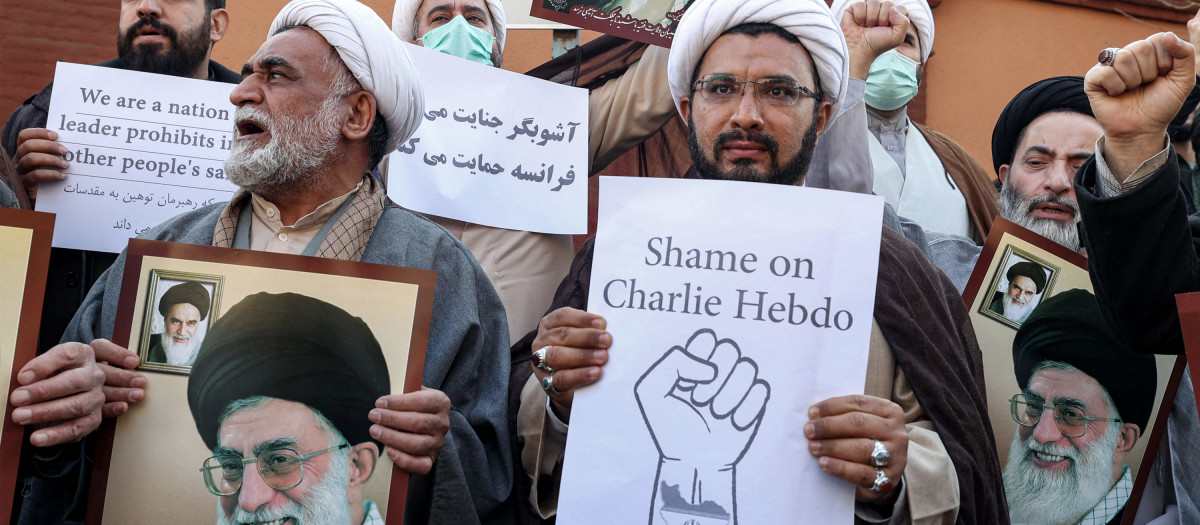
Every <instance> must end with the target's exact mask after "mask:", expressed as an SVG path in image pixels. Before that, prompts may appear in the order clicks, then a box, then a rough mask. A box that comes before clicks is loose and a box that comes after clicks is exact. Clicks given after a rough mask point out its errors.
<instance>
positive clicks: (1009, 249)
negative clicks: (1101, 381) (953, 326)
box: [963, 218, 1176, 522]
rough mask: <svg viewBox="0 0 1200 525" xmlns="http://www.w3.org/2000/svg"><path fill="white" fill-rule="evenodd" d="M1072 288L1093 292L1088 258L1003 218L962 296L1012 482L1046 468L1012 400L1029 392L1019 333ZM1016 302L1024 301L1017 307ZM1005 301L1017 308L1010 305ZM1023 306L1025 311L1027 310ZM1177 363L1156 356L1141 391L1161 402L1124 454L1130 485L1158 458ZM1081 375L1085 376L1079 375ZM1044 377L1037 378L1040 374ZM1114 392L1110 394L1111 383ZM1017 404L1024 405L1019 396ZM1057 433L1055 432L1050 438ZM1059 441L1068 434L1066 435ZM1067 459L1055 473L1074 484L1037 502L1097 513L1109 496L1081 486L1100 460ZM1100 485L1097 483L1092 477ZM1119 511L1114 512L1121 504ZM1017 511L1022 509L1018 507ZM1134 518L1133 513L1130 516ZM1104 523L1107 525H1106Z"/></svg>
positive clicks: (1062, 483)
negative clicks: (1156, 432) (1019, 358)
mask: <svg viewBox="0 0 1200 525" xmlns="http://www.w3.org/2000/svg"><path fill="white" fill-rule="evenodd" d="M1070 290H1083V291H1086V292H1088V293H1093V291H1092V282H1091V279H1090V277H1089V276H1088V270H1087V259H1086V258H1084V257H1083V256H1082V255H1079V254H1078V253H1075V252H1072V251H1070V250H1068V249H1066V248H1064V247H1063V246H1061V245H1059V244H1057V243H1055V242H1054V241H1051V240H1049V239H1046V238H1044V237H1041V236H1040V235H1038V234H1036V233H1033V232H1031V231H1029V230H1027V229H1025V228H1022V227H1020V226H1018V225H1016V224H1015V223H1013V222H1010V221H1008V220H1005V219H1002V218H998V219H996V222H995V223H994V224H993V225H992V230H991V232H990V233H989V234H988V238H987V240H986V242H985V243H984V246H983V251H982V253H981V254H980V255H979V261H978V262H977V263H976V265H975V270H974V271H973V272H972V273H971V278H970V280H969V281H968V282H967V286H966V289H965V290H964V291H963V301H964V302H965V303H966V306H967V310H968V311H969V312H970V315H971V324H972V326H973V327H974V329H975V336H976V339H977V340H978V341H979V349H980V351H981V352H982V354H983V370H984V378H985V382H986V386H987V388H986V390H987V405H988V418H989V420H990V421H991V424H992V432H993V434H994V437H995V440H996V448H997V459H998V460H999V462H1000V466H1001V468H1002V469H1004V472H1005V474H1006V476H1010V477H1012V478H1013V479H1029V478H1031V477H1034V476H1035V474H1031V472H1038V471H1031V468H1032V469H1040V468H1041V467H1037V466H1033V467H1031V464H1032V461H1031V459H1030V458H1031V455H1032V453H1033V452H1032V450H1033V449H1032V448H1030V447H1031V446H1033V447H1036V445H1032V442H1033V441H1034V440H1033V437H1032V434H1030V433H1029V432H1028V431H1027V432H1026V435H1023V434H1022V433H1021V432H1020V431H1019V430H1018V429H1019V428H1021V427H1020V425H1019V424H1018V423H1017V420H1016V419H1015V417H1020V416H1019V414H1021V413H1023V411H1024V409H1022V408H1020V407H1021V406H1023V405H1020V404H1014V402H1013V399H1014V396H1016V395H1017V394H1024V392H1023V391H1022V388H1021V386H1020V385H1019V384H1018V382H1017V372H1016V365H1015V364H1014V350H1013V344H1014V341H1015V340H1016V338H1017V332H1018V330H1020V329H1021V327H1022V326H1024V323H1025V321H1026V320H1028V319H1029V317H1030V316H1031V315H1033V313H1034V312H1036V311H1037V309H1038V308H1041V306H1042V305H1044V304H1045V303H1046V301H1047V300H1049V299H1051V298H1053V297H1055V296H1057V295H1058V294H1061V293H1064V292H1067V291H1070ZM1014 296H1015V297H1024V298H1025V299H1022V300H1017V301H1013V299H1014ZM1006 301H1009V303H1010V304H1009V305H1008V306H1007V307H1006V306H1005V302H1006ZM1022 302H1023V303H1024V306H1022V305H1021V304H1020V303H1022ZM1069 330H1078V328H1075V327H1074V325H1072V327H1071V328H1069ZM1042 337H1045V336H1042ZM1063 348H1069V346H1067V345H1063ZM1175 364H1176V359H1175V357H1174V356H1155V359H1154V369H1155V380H1153V381H1146V382H1145V383H1144V384H1137V386H1136V388H1137V389H1138V392H1140V393H1146V394H1147V395H1148V394H1149V393H1150V392H1153V395H1154V397H1153V399H1154V400H1155V404H1154V408H1153V410H1151V412H1150V416H1149V424H1148V425H1146V428H1140V429H1138V434H1137V436H1136V437H1135V438H1134V441H1133V442H1132V443H1129V444H1128V447H1125V446H1124V445H1123V447H1124V448H1122V450H1121V451H1120V453H1121V454H1122V462H1121V463H1123V464H1124V466H1127V467H1128V468H1129V470H1130V478H1131V479H1137V478H1138V477H1139V473H1140V472H1141V469H1143V468H1145V465H1146V464H1147V462H1146V461H1143V459H1144V458H1145V459H1147V460H1149V459H1152V458H1153V455H1154V453H1153V451H1152V450H1151V449H1153V447H1154V444H1155V443H1157V441H1156V439H1157V438H1156V437H1155V436H1152V435H1151V429H1152V427H1153V426H1155V424H1156V421H1157V420H1158V419H1159V418H1160V414H1161V417H1162V418H1165V417H1166V413H1167V412H1169V410H1168V411H1161V410H1159V408H1158V407H1159V404H1160V403H1162V402H1163V400H1164V399H1170V398H1172V396H1174V390H1173V389H1172V388H1173V387H1171V383H1170V381H1169V380H1170V378H1171V376H1172V369H1173V368H1174V367H1175ZM1075 372H1079V370H1075ZM1042 373H1043V372H1036V373H1035V374H1042ZM1033 382H1034V380H1033V377H1032V376H1031V378H1030V379H1029V383H1030V384H1031V385H1032V383H1033ZM1080 383H1081V382H1077V383H1076V384H1080ZM1131 384H1132V383H1131ZM1102 386H1103V385H1102ZM1030 388H1032V386H1031V387H1030ZM1107 388H1110V389H1111V388H1112V385H1109V387H1107ZM1082 392H1086V391H1079V390H1072V391H1071V393H1072V394H1073V395H1076V397H1082ZM1114 392H1115V390H1114ZM1126 395H1132V394H1126ZM1060 397H1069V396H1060ZM1017 401H1018V402H1022V401H1021V399H1020V398H1018V399H1017ZM1052 402H1053V400H1052V399H1051V400H1048V401H1047V403H1052ZM1088 410H1090V411H1093V413H1094V411H1097V410H1099V409H1098V408H1096V407H1091V408H1089V409H1088ZM1045 420H1046V421H1051V420H1053V418H1051V417H1047V418H1045ZM1039 424H1048V423H1039ZM1098 425H1099V424H1098V423H1095V424H1094V425H1093V426H1094V427H1095V428H1099V426H1098ZM1024 428H1030V427H1024ZM1033 428H1036V427H1033ZM1052 433H1053V432H1052V431H1051V432H1050V434H1052ZM1059 435H1060V436H1061V434H1059ZM1085 435H1086V436H1087V437H1081V438H1080V439H1082V440H1096V439H1097V438H1096V435H1095V432H1093V431H1091V430H1089V431H1088V433H1085ZM1040 439H1045V438H1044V437H1041V438H1039V441H1038V443H1041V441H1040ZM1050 446H1052V444H1048V445H1046V447H1043V448H1042V450H1043V451H1045V450H1049V448H1048V447H1050ZM1105 446H1110V445H1105ZM1111 446H1112V447H1114V448H1112V449H1109V450H1110V451H1111V452H1108V454H1110V455H1109V457H1108V458H1107V459H1105V460H1104V461H1103V463H1104V465H1103V468H1106V469H1107V474H1105V475H1104V479H1107V480H1109V481H1108V482H1107V483H1106V485H1105V486H1104V487H1102V488H1104V489H1105V491H1106V492H1107V489H1108V487H1109V486H1110V485H1111V484H1112V482H1111V480H1112V470H1113V458H1114V457H1116V456H1115V454H1116V452H1117V451H1116V450H1115V447H1116V444H1115V442H1114V443H1113V444H1112V445H1111ZM1055 450H1059V449H1055ZM1101 450H1102V449H1096V450H1093V451H1092V454H1100V453H1101ZM1147 450H1151V451H1150V454H1149V456H1148V457H1147V456H1146V452H1147ZM1064 453H1065V454H1074V455H1073V456H1070V465H1069V468H1062V469H1060V470H1055V472H1060V473H1061V474H1062V475H1064V476H1068V477H1069V479H1055V480H1054V482H1055V483H1058V486H1059V487H1063V488H1062V489H1061V490H1059V491H1056V492H1055V493H1054V494H1048V493H1039V494H1038V496H1037V498H1038V499H1044V500H1046V501H1053V502H1055V504H1056V505H1058V506H1059V507H1061V508H1077V507H1079V508H1083V509H1084V511H1085V512H1086V511H1087V510H1088V509H1091V507H1092V505H1094V504H1095V503H1098V502H1099V500H1100V499H1101V498H1102V497H1103V496H1104V493H1101V494H1099V495H1095V494H1093V493H1091V491H1090V490H1083V489H1079V487H1080V486H1081V484H1082V483H1084V480H1085V479H1086V476H1087V474H1088V473H1094V472H1096V470H1095V469H1098V468H1101V467H1097V466H1096V465H1095V462H1094V461H1092V462H1091V464H1090V465H1089V464H1084V463H1081V462H1082V461H1083V459H1081V457H1080V454H1081V453H1080V452H1079V451H1077V450H1076V451H1073V452H1072V451H1068V452H1064ZM1101 455H1102V454H1101ZM1064 457H1066V456H1064ZM1044 463H1047V464H1051V465H1052V467H1049V468H1050V469H1056V468H1058V467H1059V465H1057V463H1054V462H1044ZM1118 465H1119V464H1118ZM1087 467H1092V468H1090V469H1089V468H1087ZM1022 476H1024V478H1022ZM1093 479H1095V478H1094V477H1093ZM1130 485H1131V487H1130V489H1131V490H1129V491H1126V492H1124V494H1125V495H1126V496H1128V495H1129V494H1130V493H1135V494H1136V493H1137V491H1140V490H1141V486H1142V485H1137V486H1132V485H1134V484H1133V483H1131V484H1130ZM1072 487H1073V488H1072ZM1134 489H1136V490H1134ZM1128 501H1132V500H1128ZM1125 503H1126V500H1123V501H1121V502H1120V504H1121V505H1125ZM1009 504H1010V505H1011V504H1013V497H1012V494H1010V499H1009ZM1113 507H1114V512H1115V511H1116V510H1117V506H1116V505H1115V504H1114V505H1113ZM1013 510H1014V511H1015V510H1017V509H1016V508H1015V507H1014V509H1013ZM1127 515H1130V514H1128V513H1127ZM1105 521H1106V520H1101V522H1105Z"/></svg>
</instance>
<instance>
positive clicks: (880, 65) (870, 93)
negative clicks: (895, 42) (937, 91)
mask: <svg viewBox="0 0 1200 525" xmlns="http://www.w3.org/2000/svg"><path fill="white" fill-rule="evenodd" d="M919 65H920V64H919V63H918V62H917V61H915V60H913V59H911V58H908V57H906V56H904V55H902V54H900V52H899V51H896V50H895V49H892V50H889V51H888V52H886V53H884V54H882V55H879V58H876V59H875V61H874V62H872V63H871V71H870V72H869V73H867V89H866V92H865V93H864V98H865V99H866V101H867V105H868V106H871V107H873V108H875V109H878V110H881V111H891V110H893V109H897V108H899V107H900V106H903V105H905V104H908V101H910V100H912V99H913V97H915V96H917V81H918V79H917V66H919Z"/></svg>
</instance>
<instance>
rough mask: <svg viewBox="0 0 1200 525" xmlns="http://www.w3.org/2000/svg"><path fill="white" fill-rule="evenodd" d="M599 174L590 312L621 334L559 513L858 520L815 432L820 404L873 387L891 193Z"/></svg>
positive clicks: (592, 401)
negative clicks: (808, 427)
mask: <svg viewBox="0 0 1200 525" xmlns="http://www.w3.org/2000/svg"><path fill="white" fill-rule="evenodd" d="M600 184H601V188H602V191H601V195H603V199H602V200H601V201H600V207H599V217H598V218H599V224H598V230H597V235H596V246H595V258H594V260H593V266H592V280H591V291H590V294H589V301H588V311H590V312H594V313H598V314H600V315H603V316H605V318H606V319H607V320H608V330H609V331H610V332H611V333H612V336H613V345H612V349H611V352H610V354H609V356H610V357H609V362H608V364H607V365H605V367H604V374H603V377H602V378H601V379H600V381H599V383H597V384H596V385H594V386H591V387H586V388H583V389H580V390H579V391H578V392H577V393H576V394H575V400H574V408H573V409H572V415H571V421H570V425H571V429H570V433H569V434H568V439H567V449H566V457H565V459H564V463H563V465H564V471H563V480H562V485H561V493H560V498H559V507H558V511H559V519H560V521H562V522H563V523H595V524H609V523H629V524H633V523H647V520H648V522H649V523H651V524H659V523H668V524H675V523H679V524H685V523H762V524H774V523H778V524H792V523H797V521H798V520H799V517H801V516H802V517H803V518H804V519H802V520H799V521H803V522H809V523H850V522H851V521H853V515H854V514H853V513H854V487H853V486H852V485H851V484H849V483H846V482H843V481H840V480H838V479H836V478H833V477H832V476H829V475H828V474H825V473H823V472H821V471H820V468H819V467H818V465H817V461H816V458H815V457H814V456H813V455H812V454H810V453H809V451H808V440H807V439H805V438H804V433H803V428H804V424H805V423H806V422H807V421H808V416H807V410H808V407H809V406H810V405H812V404H813V403H815V402H817V401H821V400H823V399H827V398H830V397H833V396H840V395H848V394H861V393H862V392H863V385H864V381H865V377H866V366H867V355H868V348H869V346H868V345H869V341H870V331H871V318H872V314H873V312H874V305H875V285H876V277H877V273H878V264H879V243H880V235H881V226H880V225H881V221H882V214H883V200H882V199H881V198H879V197H875V196H867V195H860V194H852V193H847V192H837V191H829V190H818V189H812V188H797V187H781V186H777V185H770V184H758V183H748V182H729V181H712V180H681V179H643V178H625V177H604V178H603V179H601V181H600ZM765 224H766V225H767V227H764V225H765ZM780 473H786V475H780ZM701 486H702V487H703V489H700V488H699V487H701ZM616 502H619V504H614V503H616Z"/></svg>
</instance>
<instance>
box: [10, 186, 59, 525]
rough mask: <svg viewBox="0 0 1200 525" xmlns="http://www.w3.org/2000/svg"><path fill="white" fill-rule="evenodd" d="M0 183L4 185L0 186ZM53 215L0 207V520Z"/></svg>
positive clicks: (15, 457)
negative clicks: (13, 399)
mask: <svg viewBox="0 0 1200 525" xmlns="http://www.w3.org/2000/svg"><path fill="white" fill-rule="evenodd" d="M0 184H2V183H0ZM53 231H54V216H53V215H50V214H48V213H36V212H31V211H20V210H10V209H8V208H0V248H2V249H0V396H3V398H2V399H0V417H3V418H4V419H3V420H0V516H3V517H5V518H7V517H8V516H9V514H10V512H11V510H12V503H13V499H12V497H11V496H12V495H13V494H14V493H15V492H14V489H15V488H16V485H17V465H18V464H19V463H20V462H21V448H22V445H23V444H24V443H23V441H24V435H25V428H24V427H22V426H21V425H18V424H16V423H14V422H13V410H14V409H15V407H14V406H13V405H11V404H9V402H8V400H9V396H11V395H12V392H13V390H15V389H16V388H17V387H18V386H20V383H18V382H17V372H19V371H20V370H21V368H22V367H23V366H24V365H25V363H26V362H28V361H29V360H30V359H33V357H34V355H36V354H37V342H38V323H39V322H40V320H41V318H42V299H43V297H44V296H45V293H46V272H47V268H48V267H49V265H50V235H51V233H52V232H53Z"/></svg>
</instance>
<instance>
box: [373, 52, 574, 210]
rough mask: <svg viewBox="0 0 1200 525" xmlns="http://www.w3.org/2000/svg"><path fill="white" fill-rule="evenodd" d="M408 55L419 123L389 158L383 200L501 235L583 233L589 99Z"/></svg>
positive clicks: (433, 55) (452, 60)
mask: <svg viewBox="0 0 1200 525" xmlns="http://www.w3.org/2000/svg"><path fill="white" fill-rule="evenodd" d="M407 49H408V52H409V54H410V55H411V56H412V58H413V62H414V63H415V64H416V66H417V70H418V71H420V74H421V82H422V83H423V84H424V86H425V118H424V120H423V121H422V122H421V127H420V129H418V130H417V132H416V133H414V134H413V136H412V137H411V138H409V139H408V141H406V142H405V143H404V144H403V145H401V146H400V149H399V151H397V152H394V153H392V154H391V156H390V158H389V161H388V163H389V165H388V188H387V191H388V196H389V197H391V198H392V200H394V201H396V203H398V204H400V205H401V206H404V207H406V208H410V209H413V210H416V211H419V212H422V213H430V214H433V215H440V216H443V217H449V218H451V219H458V220H461V221H467V222H473V223H477V224H484V225H487V226H494V227H497V228H509V229H513V230H527V231H534V232H540V233H568V234H573V233H583V232H585V231H587V176H588V127H587V126H588V125H587V122H588V113H587V111H588V109H587V108H588V93H587V91H586V90H583V89H578V88H572V87H567V86H561V85H558V84H554V83H552V82H546V81H544V80H539V79H536V78H531V77H527V76H525V75H518V74H516V73H512V72H509V71H504V70H502V69H500V68H495V67H489V66H483V65H480V64H476V63H474V62H471V61H468V60H463V59H461V58H456V57H452V56H450V55H446V54H444V53H439V52H436V51H431V50H428V49H425V48H422V47H419V46H413V45H408V48H407Z"/></svg>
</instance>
